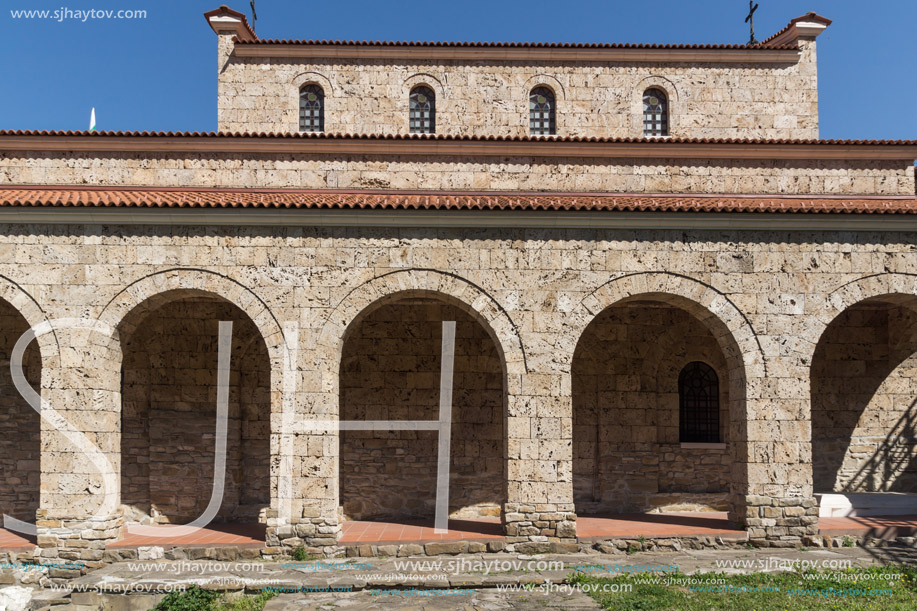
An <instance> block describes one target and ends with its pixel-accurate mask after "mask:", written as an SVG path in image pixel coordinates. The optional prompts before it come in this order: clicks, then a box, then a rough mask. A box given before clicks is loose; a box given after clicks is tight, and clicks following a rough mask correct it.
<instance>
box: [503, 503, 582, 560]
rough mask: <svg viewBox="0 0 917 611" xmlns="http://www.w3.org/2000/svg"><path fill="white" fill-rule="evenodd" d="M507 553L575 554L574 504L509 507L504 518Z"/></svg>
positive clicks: (505, 506) (504, 511)
mask: <svg viewBox="0 0 917 611" xmlns="http://www.w3.org/2000/svg"><path fill="white" fill-rule="evenodd" d="M501 519H502V522H503V532H504V534H505V535H506V543H507V549H510V551H517V552H523V553H539V552H541V553H543V552H551V551H556V552H564V551H576V549H577V546H576V513H575V511H574V508H573V505H572V504H569V505H567V504H563V505H559V504H543V505H542V504H537V505H527V504H522V503H506V504H505V505H504V506H503V514H502V516H501Z"/></svg>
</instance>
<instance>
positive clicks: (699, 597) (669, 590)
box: [570, 566, 917, 611]
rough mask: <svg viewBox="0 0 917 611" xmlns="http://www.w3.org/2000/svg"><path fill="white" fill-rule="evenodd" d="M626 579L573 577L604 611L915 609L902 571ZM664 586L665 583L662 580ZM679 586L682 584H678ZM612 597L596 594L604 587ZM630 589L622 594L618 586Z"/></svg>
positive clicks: (914, 586) (912, 572)
mask: <svg viewBox="0 0 917 611" xmlns="http://www.w3.org/2000/svg"><path fill="white" fill-rule="evenodd" d="M653 577H657V576H651V575H649V574H646V573H644V574H640V575H636V576H633V575H628V576H621V577H615V578H613V579H607V578H598V577H593V576H590V575H584V574H575V575H572V576H571V578H570V582H572V583H576V584H578V585H580V586H582V587H583V589H584V591H586V592H587V593H588V594H589V595H590V596H591V597H592V598H593V599H595V600H596V601H597V602H598V603H599V604H600V605H601V606H602V608H603V609H608V610H610V611H822V610H833V609H841V610H843V611H913V610H914V609H917V602H915V601H917V568H914V567H904V566H888V567H875V568H869V569H849V570H846V571H811V570H810V571H805V572H796V573H752V574H749V575H726V574H722V573H716V574H714V573H708V574H704V575H696V576H694V577H693V578H691V577H686V576H684V575H677V574H670V575H658V583H646V582H649V581H650V579H652V578H653ZM845 577H846V578H845ZM666 579H669V580H670V582H669V583H666V582H665V580H666ZM679 580H684V581H679ZM606 585H607V586H609V587H610V588H615V587H616V588H617V590H618V591H617V592H605V591H602V590H603V587H604V586H606ZM625 585H627V586H630V588H631V589H630V591H623V589H622V588H621V586H625Z"/></svg>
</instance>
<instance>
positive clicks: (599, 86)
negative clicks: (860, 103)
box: [218, 40, 818, 139]
mask: <svg viewBox="0 0 917 611" xmlns="http://www.w3.org/2000/svg"><path fill="white" fill-rule="evenodd" d="M800 47H801V54H800V57H799V60H798V61H797V62H795V63H785V64H783V63H781V64H768V63H754V62H749V63H744V64H729V63H712V62H694V63H688V62H682V63H651V62H646V61H634V62H583V61H569V60H566V61H565V60H559V61H557V60H555V61H552V62H550V63H549V64H547V65H538V64H537V63H535V62H523V61H506V60H499V59H496V60H487V61H455V60H452V61H450V60H442V61H436V60H427V61H418V60H416V59H410V58H405V59H396V60H378V59H375V60H374V59H352V60H351V59H348V60H334V59H327V60H310V59H303V60H297V59H295V58H290V57H282V56H281V57H269V58H262V57H259V58H247V57H239V56H238V55H232V56H231V57H230V58H229V60H228V62H226V64H225V66H223V67H222V69H221V71H220V73H219V100H218V125H219V129H220V130H226V131H234V132H235V131H238V132H245V131H249V132H297V131H299V89H300V88H301V87H302V86H303V85H306V84H317V85H319V86H321V87H322V89H323V91H324V95H325V131H327V132H332V133H335V132H336V133H355V134H407V133H408V132H409V128H408V96H409V95H410V91H411V88H412V87H415V86H417V85H426V86H428V87H430V88H431V89H432V90H433V91H434V93H435V95H436V113H437V117H436V131H437V133H441V134H452V135H463V136H465V135H474V136H527V135H528V133H529V118H528V108H529V106H528V105H529V102H528V96H529V92H530V91H531V90H532V89H533V88H535V87H538V86H544V87H548V88H550V89H551V90H552V91H553V92H554V94H555V96H556V104H557V111H556V112H557V134H558V135H559V136H584V137H602V138H606V137H607V138H627V137H642V135H643V126H642V110H643V106H642V97H643V92H644V91H645V90H646V89H648V88H650V87H655V88H660V89H662V90H664V91H665V92H666V94H667V96H668V98H669V104H670V109H671V110H670V134H671V135H672V136H675V137H687V138H752V139H754V138H817V137H818V88H817V70H816V57H815V55H816V54H815V41H814V40H802V41H800ZM278 54H279V55H282V53H280V52H278Z"/></svg>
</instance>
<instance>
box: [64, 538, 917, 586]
mask: <svg viewBox="0 0 917 611" xmlns="http://www.w3.org/2000/svg"><path fill="white" fill-rule="evenodd" d="M723 560H735V561H739V562H742V563H745V566H746V567H747V568H742V567H741V566H740V567H735V568H722V567H718V566H717V564H716V563H717V561H723ZM841 560H849V561H850V563H851V565H852V566H855V567H865V566H871V565H877V564H888V563H913V564H917V548H913V547H912V548H901V547H894V548H892V547H877V548H861V547H850V548H831V549H811V550H799V549H773V548H769V549H761V550H758V549H747V550H682V551H679V552H638V553H633V554H599V553H591V554H584V553H579V554H563V555H537V556H525V555H514V554H469V555H462V556H447V557H440V558H430V557H417V558H400V559H395V558H360V559H356V558H349V559H343V558H341V559H332V560H314V561H306V562H300V563H294V562H292V561H286V562H236V563H215V562H208V561H200V562H193V561H157V562H120V563H116V564H112V565H109V566H106V567H103V568H101V569H98V570H96V571H93V572H91V573H89V574H87V575H84V576H82V577H80V578H78V579H74V580H71V581H70V584H71V585H72V586H73V587H74V588H75V589H76V588H97V589H99V590H105V591H112V592H117V591H124V590H127V589H128V588H131V587H133V588H134V589H135V591H136V590H137V589H142V590H145V591H168V590H172V589H175V588H176V587H177V586H187V585H191V584H198V585H201V586H202V587H206V588H209V589H215V590H224V591H236V590H241V589H245V590H246V591H252V592H254V591H259V590H261V589H263V588H268V587H269V588H278V589H289V590H298V589H301V588H319V587H322V586H329V585H331V586H337V587H339V588H342V589H344V588H346V589H351V590H365V589H372V588H381V589H387V588H404V587H408V588H427V589H430V588H446V587H451V588H460V587H471V588H477V589H482V588H483V589H488V588H496V587H498V586H501V585H506V584H513V583H515V584H534V585H539V584H543V583H546V582H550V583H563V582H564V581H565V579H566V578H567V577H568V575H569V574H570V573H572V572H574V570H576V567H583V566H589V568H588V569H585V570H588V572H589V573H590V574H594V575H613V574H615V573H618V574H620V573H623V572H627V571H629V570H635V568H634V567H637V568H641V567H642V568H645V567H647V566H658V565H676V566H677V567H678V572H679V573H682V574H685V575H692V574H696V573H706V572H716V571H720V572H732V573H744V572H755V571H780V570H786V569H787V568H788V567H791V566H794V565H799V564H800V563H802V562H806V563H808V564H809V565H817V566H826V561H827V562H829V563H830V562H834V563H836V562H837V561H841ZM405 561H411V562H416V564H415V565H414V566H413V567H408V568H406V567H404V566H401V567H400V568H399V566H398V564H396V563H403V562H405ZM431 562H441V563H442V564H441V565H439V568H436V566H435V565H432V564H431ZM529 562H536V563H537V562H540V563H543V564H542V566H544V563H549V562H562V563H563V568H562V569H560V568H557V569H550V570H549V569H542V570H535V569H533V568H529V567H528V566H527V565H528V563H529ZM494 563H498V564H494ZM513 565H517V566H520V567H522V568H521V570H516V569H510V570H506V567H510V566H513ZM599 568H601V569H602V570H599ZM826 568H831V566H830V565H827V566H826Z"/></svg>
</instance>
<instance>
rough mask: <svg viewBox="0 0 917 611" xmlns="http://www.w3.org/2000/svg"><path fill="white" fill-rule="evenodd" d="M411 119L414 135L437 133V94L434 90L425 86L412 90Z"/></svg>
mask: <svg viewBox="0 0 917 611" xmlns="http://www.w3.org/2000/svg"><path fill="white" fill-rule="evenodd" d="M409 119H410V120H409V123H410V127H411V133H412V134H433V133H435V132H436V94H434V93H433V90H432V89H430V88H429V87H425V86H423V85H420V86H419V87H414V88H413V89H411V112H410V114H409Z"/></svg>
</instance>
